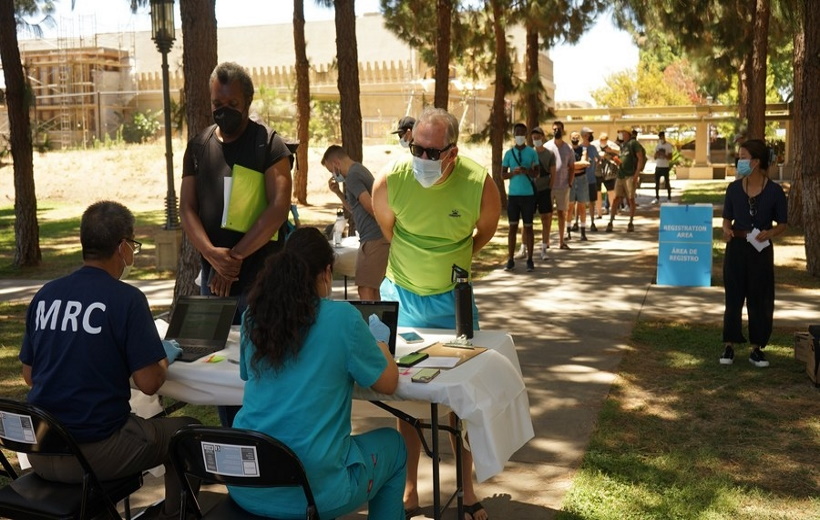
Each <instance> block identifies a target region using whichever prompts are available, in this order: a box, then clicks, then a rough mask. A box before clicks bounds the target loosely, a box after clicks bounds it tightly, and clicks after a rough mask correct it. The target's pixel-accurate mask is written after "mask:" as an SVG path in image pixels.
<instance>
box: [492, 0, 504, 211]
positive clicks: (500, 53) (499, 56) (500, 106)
mask: <svg viewBox="0 0 820 520" xmlns="http://www.w3.org/2000/svg"><path fill="white" fill-rule="evenodd" d="M491 4H492V10H493V34H494V36H495V93H494V95H493V108H492V114H491V116H490V147H491V150H492V154H491V157H492V159H491V160H492V173H493V180H494V181H495V183H496V185H498V191H499V193H500V194H501V205H502V207H505V208H506V207H507V192H506V190H505V189H504V179H502V178H501V152H502V147H503V146H504V133H505V130H506V129H507V119H506V110H505V109H506V106H505V99H504V98H505V97H506V92H505V80H504V76H505V74H507V69H508V67H507V59H508V57H507V35H506V34H505V32H504V19H503V16H504V14H503V12H504V8H503V6H502V5H501V0H492V1H491Z"/></svg>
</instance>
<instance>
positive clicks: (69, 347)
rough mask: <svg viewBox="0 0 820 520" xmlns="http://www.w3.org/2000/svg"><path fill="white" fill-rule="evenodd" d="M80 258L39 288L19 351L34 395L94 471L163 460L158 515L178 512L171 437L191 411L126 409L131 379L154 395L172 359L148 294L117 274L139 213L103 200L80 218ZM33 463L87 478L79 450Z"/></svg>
mask: <svg viewBox="0 0 820 520" xmlns="http://www.w3.org/2000/svg"><path fill="white" fill-rule="evenodd" d="M80 242H81V244H82V250H83V266H82V267H81V268H80V269H78V270H77V271H75V272H73V273H71V274H69V275H67V276H64V277H62V278H58V279H56V280H53V281H51V282H49V283H47V284H46V285H44V286H43V288H42V289H40V291H38V292H37V294H36V295H35V296H34V299H33V300H32V301H31V304H30V305H29V307H28V311H27V313H26V331H25V335H24V336H23V346H22V348H21V350H20V361H21V362H22V363H23V378H24V379H25V381H26V383H27V384H28V385H29V386H30V387H31V390H30V391H29V394H28V402H29V403H31V404H33V405H36V406H39V407H40V408H43V409H45V410H47V411H49V412H51V413H52V414H53V415H55V416H56V417H57V419H59V420H60V421H61V422H62V423H63V424H64V425H65V426H66V427H67V428H68V431H69V432H71V434H72V435H73V436H74V438H75V440H76V441H77V443H78V444H79V445H80V449H81V450H82V452H83V454H84V455H85V457H86V458H87V459H88V461H89V463H90V464H91V466H92V467H93V468H94V471H95V472H96V473H97V476H98V477H99V478H100V479H101V480H113V479H117V478H120V477H125V476H129V475H134V474H137V473H139V472H141V471H144V470H146V469H149V468H152V467H154V466H157V465H159V464H164V465H165V497H166V500H165V503H164V507H163V506H159V507H157V508H155V509H154V510H152V511H151V514H150V516H152V517H155V518H178V517H179V507H180V504H179V499H180V481H179V477H178V476H177V474H176V472H175V471H174V469H173V467H172V466H171V464H170V458H169V453H168V445H169V442H170V440H171V436H172V435H173V434H174V432H176V431H177V430H178V429H179V428H181V427H183V426H185V425H187V424H191V423H196V422H197V421H196V419H192V418H189V417H173V418H158V419H142V418H140V417H137V416H135V415H132V414H131V413H130V406H129V403H128V401H129V398H130V395H131V388H130V384H129V378H133V380H134V384H135V385H136V387H137V388H139V389H140V390H142V391H143V392H145V393H146V394H149V395H151V394H154V393H156V392H157V390H159V388H160V387H161V386H162V384H163V383H164V382H165V376H166V373H167V371H168V359H167V355H166V351H165V348H164V346H163V342H162V340H161V339H160V337H159V334H158V333H157V328H156V326H155V325H154V320H153V318H152V316H151V310H150V308H149V307H148V300H147V299H146V297H145V295H144V294H142V292H141V291H140V290H139V289H137V288H136V287H133V286H131V285H128V284H126V283H124V282H121V281H120V279H121V278H125V276H127V274H128V272H129V271H130V270H131V267H132V266H133V265H134V255H136V254H137V253H138V252H139V250H140V246H141V244H140V243H139V242H137V241H136V240H134V216H133V215H132V214H131V211H129V210H128V208H126V207H125V206H123V205H122V204H119V203H117V202H111V201H102V202H97V203H94V204H92V205H91V206H89V207H88V209H86V210H85V212H84V213H83V216H82V221H81V223H80ZM29 460H30V461H31V465H32V467H33V469H34V471H35V472H36V473H37V474H38V475H40V476H41V477H42V478H44V479H47V480H52V481H57V482H70V483H77V482H81V481H82V471H81V468H80V467H79V464H78V463H77V462H76V459H74V458H73V457H62V456H61V457H46V456H41V455H40V456H38V455H30V456H29Z"/></svg>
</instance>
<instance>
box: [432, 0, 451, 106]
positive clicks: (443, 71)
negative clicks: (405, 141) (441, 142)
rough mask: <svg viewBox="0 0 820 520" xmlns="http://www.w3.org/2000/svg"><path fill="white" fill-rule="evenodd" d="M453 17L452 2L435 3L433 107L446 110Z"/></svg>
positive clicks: (444, 0) (448, 101)
mask: <svg viewBox="0 0 820 520" xmlns="http://www.w3.org/2000/svg"><path fill="white" fill-rule="evenodd" d="M452 16H453V1H452V0H437V1H436V17H437V19H438V31H437V32H436V92H435V98H434V101H433V103H434V105H435V106H436V107H437V108H443V109H444V110H447V106H448V104H449V103H450V23H451V19H452Z"/></svg>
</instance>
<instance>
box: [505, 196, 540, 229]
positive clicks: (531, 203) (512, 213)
mask: <svg viewBox="0 0 820 520" xmlns="http://www.w3.org/2000/svg"><path fill="white" fill-rule="evenodd" d="M534 215H535V195H510V198H509V200H507V219H508V220H509V222H510V225H518V220H519V219H521V220H522V221H523V222H524V225H525V226H526V225H530V226H532V218H533V216H534Z"/></svg>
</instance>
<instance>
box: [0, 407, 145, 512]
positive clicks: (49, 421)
mask: <svg viewBox="0 0 820 520" xmlns="http://www.w3.org/2000/svg"><path fill="white" fill-rule="evenodd" d="M0 446H2V447H3V448H6V449H8V450H12V451H17V452H21V453H34V454H38V455H71V456H73V457H75V458H76V459H77V461H78V462H79V464H80V466H81V467H82V469H83V481H82V483H79V484H64V483H61V482H52V481H49V480H45V479H43V478H41V477H39V476H38V475H37V474H36V473H34V472H33V471H30V472H28V473H25V474H19V473H18V472H17V471H15V469H14V467H13V466H12V465H11V463H10V462H9V460H8V459H7V458H6V456H5V454H3V453H2V452H0V463H2V465H3V471H2V472H0V474H2V475H4V476H6V477H8V478H10V479H12V481H11V482H10V483H9V484H7V485H6V486H4V487H3V488H2V489H0V516H3V517H6V518H11V519H26V520H29V519H79V520H84V519H90V518H93V517H96V516H98V515H99V516H101V517H106V516H107V517H109V518H121V517H120V515H119V513H118V512H117V507H116V504H117V503H118V502H119V501H121V500H122V501H124V504H125V517H126V518H128V519H130V518H131V511H130V504H129V501H128V498H129V496H130V495H131V494H132V493H134V492H135V491H137V490H138V489H139V488H140V487H141V486H142V474H141V473H138V474H136V475H133V476H129V477H125V478H121V479H117V480H111V481H100V480H99V479H98V478H97V476H96V474H95V473H94V470H93V469H92V468H91V465H90V464H89V463H88V461H87V460H86V458H85V456H84V455H83V453H82V451H80V448H79V447H78V446H77V443H76V442H75V441H74V438H73V437H72V436H71V434H70V433H69V432H68V430H66V428H65V427H64V426H63V425H62V424H60V422H59V421H58V420H57V419H56V418H55V417H54V416H53V415H51V414H50V413H48V412H46V411H45V410H43V409H41V408H38V407H36V406H33V405H30V404H28V403H22V402H18V401H13V400H10V399H0Z"/></svg>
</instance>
